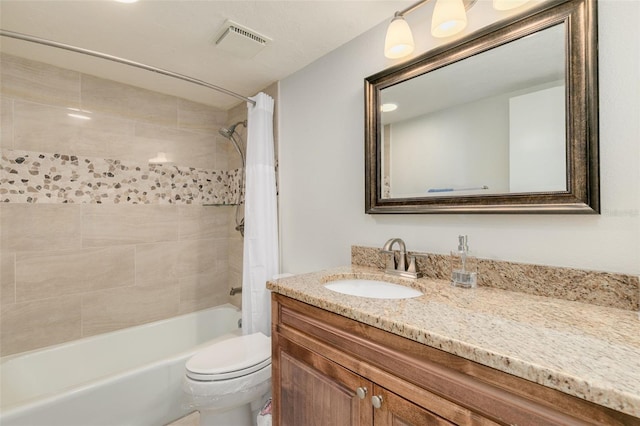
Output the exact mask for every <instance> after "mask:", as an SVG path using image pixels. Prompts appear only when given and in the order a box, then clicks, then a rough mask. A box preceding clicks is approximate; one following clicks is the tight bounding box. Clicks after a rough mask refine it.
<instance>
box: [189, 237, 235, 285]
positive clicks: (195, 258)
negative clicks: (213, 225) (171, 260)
mask: <svg viewBox="0 0 640 426" xmlns="http://www.w3.org/2000/svg"><path fill="white" fill-rule="evenodd" d="M179 247H180V255H179V256H178V274H179V275H180V277H181V278H185V277H188V276H194V275H206V274H211V273H217V272H219V271H221V270H226V268H227V266H226V262H225V261H221V257H223V256H225V253H223V250H224V249H226V247H225V248H222V247H220V245H219V244H218V240H183V241H180V243H179Z"/></svg>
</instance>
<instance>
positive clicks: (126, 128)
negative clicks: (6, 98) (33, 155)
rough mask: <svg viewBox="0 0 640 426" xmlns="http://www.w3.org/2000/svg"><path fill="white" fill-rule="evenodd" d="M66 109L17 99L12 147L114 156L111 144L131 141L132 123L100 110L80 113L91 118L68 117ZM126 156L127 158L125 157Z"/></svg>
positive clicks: (27, 149) (90, 155)
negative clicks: (99, 111) (101, 112)
mask: <svg viewBox="0 0 640 426" xmlns="http://www.w3.org/2000/svg"><path fill="white" fill-rule="evenodd" d="M69 113H73V111H69V110H68V109H67V108H61V107H53V106H48V105H41V104H35V103H32V102H22V101H16V102H15V106H14V144H13V146H14V149H21V150H25V151H36V152H49V153H64V154H73V155H78V156H88V157H100V158H117V159H121V157H115V156H112V155H110V154H112V151H113V150H112V149H111V144H112V143H115V141H117V142H119V143H126V142H128V143H129V144H131V143H132V140H133V134H134V122H133V121H131V120H124V119H120V118H113V117H110V116H107V115H104V114H100V113H82V112H80V113H79V114H83V115H85V116H87V117H90V118H91V119H90V120H82V119H78V118H74V117H71V116H69V115H68V114H69ZM124 159H127V158H124Z"/></svg>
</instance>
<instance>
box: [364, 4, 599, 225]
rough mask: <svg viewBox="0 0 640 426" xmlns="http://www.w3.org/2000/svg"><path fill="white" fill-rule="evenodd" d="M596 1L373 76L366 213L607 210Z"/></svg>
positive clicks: (551, 7)
mask: <svg viewBox="0 0 640 426" xmlns="http://www.w3.org/2000/svg"><path fill="white" fill-rule="evenodd" d="M596 3H597V2H596V0H560V1H557V2H546V3H544V2H543V3H540V4H539V5H538V7H536V8H533V9H530V10H527V11H523V12H522V14H521V15H519V16H514V17H513V18H510V19H509V20H507V21H503V22H498V23H496V24H493V25H491V26H490V27H487V28H485V29H483V30H480V31H479V32H478V33H477V34H469V35H468V36H467V37H465V38H464V39H461V40H458V41H455V42H452V43H451V45H445V46H441V47H438V48H435V49H433V50H431V51H429V52H426V53H424V54H423V55H422V56H420V57H418V58H415V59H413V60H411V61H410V62H408V63H404V64H399V65H397V66H395V67H392V68H390V69H387V70H383V71H381V72H379V73H377V74H374V75H372V76H370V77H368V78H367V79H365V106H366V108H365V147H366V152H365V174H366V176H365V182H366V184H365V201H366V211H367V213H450V212H459V213H598V212H599V208H600V206H599V202H600V200H599V168H598V167H599V166H598V79H597V64H598V58H597V26H596V23H597V16H596Z"/></svg>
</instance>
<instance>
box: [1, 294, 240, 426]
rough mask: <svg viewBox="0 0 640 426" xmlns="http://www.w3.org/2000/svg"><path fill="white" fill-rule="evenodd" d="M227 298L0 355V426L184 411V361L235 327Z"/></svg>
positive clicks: (96, 423)
mask: <svg viewBox="0 0 640 426" xmlns="http://www.w3.org/2000/svg"><path fill="white" fill-rule="evenodd" d="M240 317H241V313H240V310H239V309H237V308H236V307H234V306H232V305H229V304H226V305H221V306H217V307H214V308H210V309H206V310H203V311H199V312H194V313H191V314H186V315H181V316H178V317H175V318H170V319H167V320H162V321H157V322H154V323H150V324H144V325H141V326H137V327H131V328H127V329H124V330H119V331H114V332H111V333H106V334H101V335H98V336H93V337H88V338H84V339H80V340H76V341H73V342H70V343H63V344H61V345H56V346H51V347H47V348H44V349H41V350H36V351H31V352H25V353H21V354H16V355H11V356H7V357H3V358H2V359H1V360H0V380H1V383H0V404H1V405H0V424H1V425H2V426H14V425H24V426H76V425H77V426H102V425H104V426H107V425H108V426H127V425H132V426H133V425H135V426H142V425H149V426H160V425H165V424H167V423H171V422H172V421H174V420H176V419H178V418H180V417H182V416H184V415H186V414H188V413H189V412H190V411H192V410H189V409H187V408H185V407H184V405H185V404H184V399H183V393H182V378H183V376H184V365H185V362H186V361H187V359H188V358H189V357H191V356H192V355H193V354H194V353H195V352H196V351H197V350H199V349H200V348H202V347H204V346H206V345H207V344H210V343H212V342H214V341H218V340H223V339H228V338H230V337H233V336H237V335H239V334H241V333H240V329H239V328H238V325H239V324H238V322H239V319H240Z"/></svg>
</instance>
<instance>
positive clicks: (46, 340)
mask: <svg viewBox="0 0 640 426" xmlns="http://www.w3.org/2000/svg"><path fill="white" fill-rule="evenodd" d="M80 302H81V300H80V296H69V297H57V298H55V299H46V300H37V301H33V302H26V303H17V304H14V305H9V306H5V307H3V309H2V313H1V316H0V348H1V355H3V356H4V355H9V354H13V353H18V352H23V351H28V350H31V349H36V348H42V347H45V346H50V345H55V344H58V343H62V342H68V341H70V340H75V339H79V338H80V337H81V329H80V325H81V323H80Z"/></svg>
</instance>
